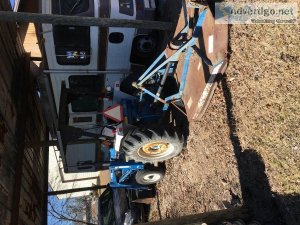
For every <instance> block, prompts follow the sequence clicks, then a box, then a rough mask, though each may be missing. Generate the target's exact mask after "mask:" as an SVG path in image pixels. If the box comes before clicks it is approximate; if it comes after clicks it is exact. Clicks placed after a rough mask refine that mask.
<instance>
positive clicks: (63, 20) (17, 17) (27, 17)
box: [0, 11, 175, 31]
mask: <svg viewBox="0 0 300 225" xmlns="http://www.w3.org/2000/svg"><path fill="white" fill-rule="evenodd" d="M0 21H6V22H33V23H46V24H54V25H72V26H98V27H132V28H140V29H151V30H166V31H167V30H169V31H170V30H173V29H174V27H175V24H174V23H170V22H162V21H149V20H127V19H108V18H95V17H82V16H64V15H53V14H51V15H50V14H40V13H23V12H9V11H0Z"/></svg>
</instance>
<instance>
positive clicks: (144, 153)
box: [122, 127, 184, 163]
mask: <svg viewBox="0 0 300 225" xmlns="http://www.w3.org/2000/svg"><path fill="white" fill-rule="evenodd" d="M183 143H184V138H183V136H182V135H181V134H179V133H178V132H177V131H175V129H174V128H173V127H155V128H151V127H137V128H136V129H134V130H132V131H131V132H129V133H128V134H127V135H126V137H125V138H124V139H123V142H122V149H123V151H124V152H125V154H126V156H127V158H128V159H129V160H134V161H136V162H142V163H156V162H163V161H165V160H168V159H171V158H173V157H175V156H177V155H178V154H179V153H180V152H181V151H182V148H183Z"/></svg>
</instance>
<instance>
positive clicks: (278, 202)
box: [221, 76, 300, 225]
mask: <svg viewBox="0 0 300 225" xmlns="http://www.w3.org/2000/svg"><path fill="white" fill-rule="evenodd" d="M221 86H222V89H223V95H224V98H225V102H226V111H227V120H228V126H229V129H230V140H231V143H232V146H233V151H234V154H235V156H236V160H237V164H238V171H239V180H240V185H241V191H242V198H243V203H244V206H246V207H248V208H249V209H250V211H251V213H252V218H253V219H254V220H257V221H259V222H261V223H262V224H274V225H275V224H276V225H277V224H278V225H283V224H289V225H297V224H300V220H299V219H300V196H299V195H288V196H280V195H277V194H275V193H272V190H271V187H270V184H269V181H268V177H267V175H266V173H265V164H264V162H263V160H262V157H261V156H260V155H259V154H258V153H257V151H255V150H254V149H243V148H242V147H241V143H240V139H239V137H238V135H237V126H236V119H235V116H234V113H233V102H232V94H231V91H230V88H229V86H228V83H227V79H226V76H225V77H223V79H222V80H221ZM285 202H289V203H292V204H291V205H289V206H286V205H285Z"/></svg>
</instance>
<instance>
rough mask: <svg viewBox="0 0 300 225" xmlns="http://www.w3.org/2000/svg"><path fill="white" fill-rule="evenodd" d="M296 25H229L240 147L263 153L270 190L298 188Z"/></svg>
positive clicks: (299, 105) (299, 57) (293, 190)
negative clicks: (230, 27) (230, 26)
mask: <svg viewBox="0 0 300 225" xmlns="http://www.w3.org/2000/svg"><path fill="white" fill-rule="evenodd" d="M299 34H300V29H299V25H248V26H246V25H234V26H232V29H231V31H230V39H231V51H232V52H231V59H230V65H229V67H228V70H227V75H228V79H229V81H230V89H231V91H232V94H233V101H234V108H233V111H234V114H235V116H236V119H237V128H238V132H237V134H238V136H239V138H240V140H241V145H242V148H243V149H245V148H251V149H255V150H256V151H257V152H258V153H259V154H261V156H262V157H263V159H264V162H265V164H266V170H267V171H266V173H267V175H268V177H269V182H270V184H271V187H272V190H273V191H274V192H277V193H280V194H290V193H298V194H299V193H300V185H299V184H300V172H299V171H300V170H299V168H300V153H299V151H300V143H299V141H300V137H299V134H300V113H299V109H300V101H299V100H300V91H299V90H300V80H299V78H300V77H299V75H300V66H299V65H300V47H299Z"/></svg>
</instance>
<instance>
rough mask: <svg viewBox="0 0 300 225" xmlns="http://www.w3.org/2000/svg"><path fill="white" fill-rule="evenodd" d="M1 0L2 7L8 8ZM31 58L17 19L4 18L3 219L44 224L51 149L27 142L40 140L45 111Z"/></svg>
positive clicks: (0, 28) (0, 105)
mask: <svg viewBox="0 0 300 225" xmlns="http://www.w3.org/2000/svg"><path fill="white" fill-rule="evenodd" d="M9 9H10V6H9V2H8V1H1V2H0V10H9ZM29 58H30V55H29V54H27V53H26V52H25V50H24V48H23V45H22V42H21V40H20V38H19V36H18V28H17V25H16V23H4V22H0V224H1V225H17V224H20V225H21V224H22V225H23V224H24V225H25V224H26V225H40V224H45V221H46V218H47V214H46V206H47V198H46V195H45V193H46V191H47V185H48V184H47V174H48V166H47V162H48V160H47V155H48V153H47V151H45V149H44V148H39V147H25V146H27V145H26V143H30V142H33V141H35V142H36V141H42V140H45V137H46V127H45V122H44V120H43V117H42V116H41V110H40V107H39V105H40V103H39V98H38V95H37V91H36V89H35V84H34V78H33V77H32V76H31V74H30V70H29V63H30V62H29Z"/></svg>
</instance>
